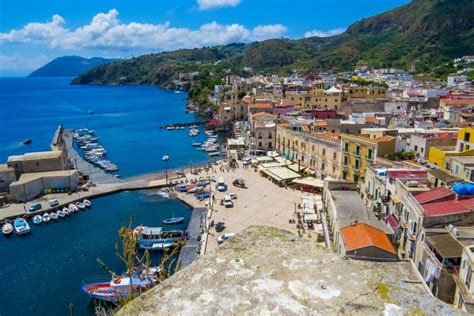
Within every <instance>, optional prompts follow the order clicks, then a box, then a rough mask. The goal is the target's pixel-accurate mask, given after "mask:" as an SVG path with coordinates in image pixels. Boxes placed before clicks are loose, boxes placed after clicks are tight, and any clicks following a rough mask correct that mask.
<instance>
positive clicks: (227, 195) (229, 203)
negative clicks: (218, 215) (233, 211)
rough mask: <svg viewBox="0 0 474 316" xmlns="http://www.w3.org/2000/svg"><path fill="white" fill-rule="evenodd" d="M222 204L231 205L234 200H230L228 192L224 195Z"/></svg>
mask: <svg viewBox="0 0 474 316" xmlns="http://www.w3.org/2000/svg"><path fill="white" fill-rule="evenodd" d="M224 206H225V207H233V206H234V202H232V197H231V196H230V195H229V194H226V195H225V196H224Z"/></svg>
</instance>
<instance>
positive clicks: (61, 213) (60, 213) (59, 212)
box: [56, 210, 66, 218]
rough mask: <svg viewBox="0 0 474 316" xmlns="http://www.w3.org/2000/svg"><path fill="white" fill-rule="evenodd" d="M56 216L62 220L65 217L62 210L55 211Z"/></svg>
mask: <svg viewBox="0 0 474 316" xmlns="http://www.w3.org/2000/svg"><path fill="white" fill-rule="evenodd" d="M56 214H58V216H59V217H61V218H64V217H65V216H66V213H64V212H63V211H62V210H59V211H57V212H56Z"/></svg>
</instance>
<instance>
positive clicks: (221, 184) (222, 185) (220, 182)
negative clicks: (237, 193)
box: [216, 177, 227, 192]
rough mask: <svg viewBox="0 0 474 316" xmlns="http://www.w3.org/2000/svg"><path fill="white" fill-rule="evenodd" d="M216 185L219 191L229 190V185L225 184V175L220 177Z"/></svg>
mask: <svg viewBox="0 0 474 316" xmlns="http://www.w3.org/2000/svg"><path fill="white" fill-rule="evenodd" d="M216 187H217V191H219V192H225V191H227V185H226V184H225V181H224V177H219V179H217V185H216Z"/></svg>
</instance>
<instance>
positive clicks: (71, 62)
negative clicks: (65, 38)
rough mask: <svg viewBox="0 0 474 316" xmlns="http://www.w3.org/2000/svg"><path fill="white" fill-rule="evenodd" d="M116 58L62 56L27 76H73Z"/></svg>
mask: <svg viewBox="0 0 474 316" xmlns="http://www.w3.org/2000/svg"><path fill="white" fill-rule="evenodd" d="M116 60H117V59H113V58H102V57H92V58H84V57H80V56H63V57H58V58H56V59H54V60H52V61H50V62H49V63H47V64H46V65H44V66H43V67H41V68H39V69H37V70H35V71H33V72H32V73H31V74H30V75H29V76H28V77H75V76H78V75H80V74H81V73H83V72H85V71H88V70H89V69H92V68H94V67H96V66H100V65H103V64H109V63H111V62H114V61H116Z"/></svg>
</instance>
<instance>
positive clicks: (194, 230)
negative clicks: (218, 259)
mask: <svg viewBox="0 0 474 316" xmlns="http://www.w3.org/2000/svg"><path fill="white" fill-rule="evenodd" d="M206 217H207V208H205V207H195V208H193V211H192V214H191V219H190V220H189V224H188V228H187V229H186V233H187V235H188V238H189V239H188V240H187V241H186V245H184V247H183V248H181V251H180V253H179V260H178V262H179V264H180V269H183V268H186V267H187V266H188V265H190V264H191V263H192V262H193V261H194V260H196V259H197V258H198V257H199V253H200V248H201V238H202V237H201V236H202V233H203V231H204V228H205V226H206Z"/></svg>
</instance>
